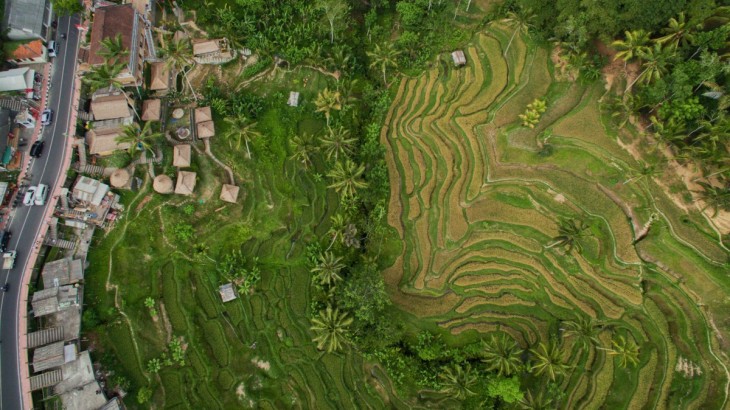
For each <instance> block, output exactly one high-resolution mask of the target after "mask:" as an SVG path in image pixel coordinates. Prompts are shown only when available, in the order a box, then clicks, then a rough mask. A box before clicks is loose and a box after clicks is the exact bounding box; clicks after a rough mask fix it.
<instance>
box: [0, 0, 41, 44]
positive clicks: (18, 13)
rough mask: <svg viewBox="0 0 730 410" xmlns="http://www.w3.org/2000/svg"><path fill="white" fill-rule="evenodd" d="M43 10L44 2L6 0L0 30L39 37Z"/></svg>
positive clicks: (35, 0) (39, 0) (38, 0)
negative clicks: (17, 31) (14, 30)
mask: <svg viewBox="0 0 730 410" xmlns="http://www.w3.org/2000/svg"><path fill="white" fill-rule="evenodd" d="M45 8H46V1H45V0H7V1H6V2H5V14H4V18H3V25H2V28H3V29H6V28H14V29H16V30H20V31H26V32H29V33H32V34H33V35H34V36H36V37H40V36H41V35H42V33H43V17H44V16H45Z"/></svg>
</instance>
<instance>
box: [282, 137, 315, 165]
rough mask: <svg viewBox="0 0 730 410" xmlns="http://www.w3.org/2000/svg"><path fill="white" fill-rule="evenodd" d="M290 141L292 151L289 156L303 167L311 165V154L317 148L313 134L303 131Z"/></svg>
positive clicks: (312, 154)
mask: <svg viewBox="0 0 730 410" xmlns="http://www.w3.org/2000/svg"><path fill="white" fill-rule="evenodd" d="M290 142H291V145H292V150H293V151H294V153H293V154H292V155H291V157H289V158H290V159H293V160H295V161H298V162H299V163H300V164H302V167H304V169H309V167H311V166H312V156H314V154H315V153H316V152H317V151H318V150H319V147H318V146H317V142H316V140H315V139H314V136H313V135H312V134H309V133H306V132H305V133H303V134H302V135H295V136H294V137H292V139H291V140H290Z"/></svg>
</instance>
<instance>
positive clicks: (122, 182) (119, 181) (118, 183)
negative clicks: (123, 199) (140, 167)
mask: <svg viewBox="0 0 730 410" xmlns="http://www.w3.org/2000/svg"><path fill="white" fill-rule="evenodd" d="M131 182H132V176H131V175H130V174H129V171H127V169H126V168H119V169H117V170H116V171H114V172H112V174H111V176H109V185H111V186H112V187H113V188H119V189H127V188H129V187H130V186H131Z"/></svg>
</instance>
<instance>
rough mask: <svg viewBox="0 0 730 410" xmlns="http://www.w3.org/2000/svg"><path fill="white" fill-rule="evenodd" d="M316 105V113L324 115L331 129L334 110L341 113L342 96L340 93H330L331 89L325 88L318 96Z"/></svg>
mask: <svg viewBox="0 0 730 410" xmlns="http://www.w3.org/2000/svg"><path fill="white" fill-rule="evenodd" d="M314 105H316V106H317V109H316V110H315V111H316V112H323V113H324V117H325V118H326V119H327V126H328V127H329V125H330V114H331V113H332V110H337V111H339V110H341V109H342V95H341V94H340V92H339V91H330V89H329V88H325V89H324V90H322V91H320V92H319V94H317V99H316V100H315V101H314Z"/></svg>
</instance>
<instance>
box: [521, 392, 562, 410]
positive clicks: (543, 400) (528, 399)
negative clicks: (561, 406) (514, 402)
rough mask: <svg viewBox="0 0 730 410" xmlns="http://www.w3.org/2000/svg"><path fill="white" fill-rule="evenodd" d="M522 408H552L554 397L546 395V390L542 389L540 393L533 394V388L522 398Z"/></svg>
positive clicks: (540, 409) (535, 409)
mask: <svg viewBox="0 0 730 410" xmlns="http://www.w3.org/2000/svg"><path fill="white" fill-rule="evenodd" d="M519 405H520V408H521V409H523V410H552V409H554V408H555V406H553V399H551V398H549V397H547V396H545V392H544V391H543V390H540V393H537V394H532V390H528V391H527V393H526V394H525V397H524V398H523V399H522V400H520V403H519Z"/></svg>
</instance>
